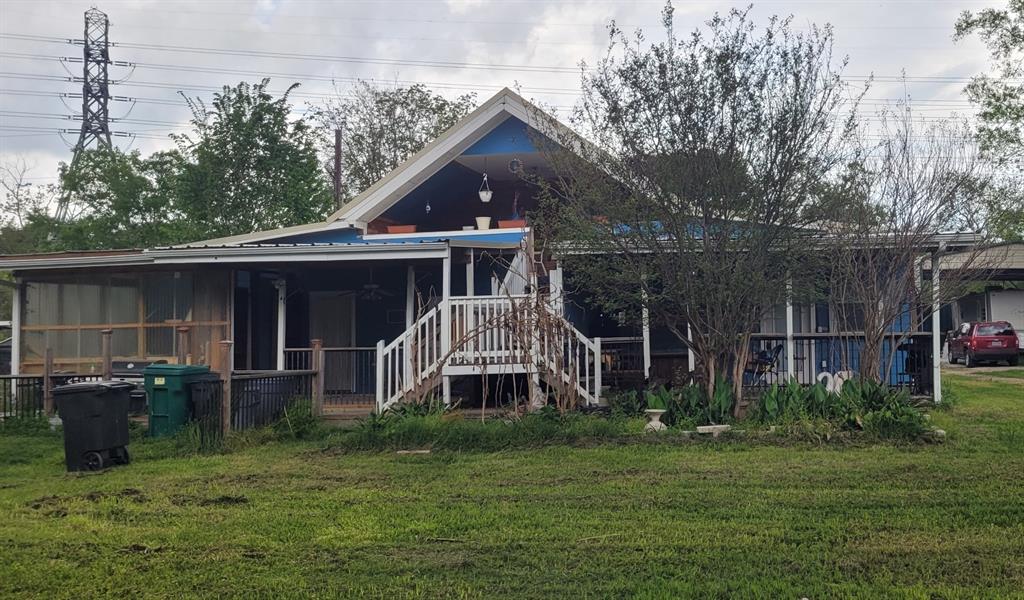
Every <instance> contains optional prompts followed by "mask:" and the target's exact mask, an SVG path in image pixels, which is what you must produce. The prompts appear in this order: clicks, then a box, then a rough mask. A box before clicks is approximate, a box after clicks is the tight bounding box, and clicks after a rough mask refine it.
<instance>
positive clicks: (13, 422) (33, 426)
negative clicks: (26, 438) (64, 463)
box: [0, 417, 62, 436]
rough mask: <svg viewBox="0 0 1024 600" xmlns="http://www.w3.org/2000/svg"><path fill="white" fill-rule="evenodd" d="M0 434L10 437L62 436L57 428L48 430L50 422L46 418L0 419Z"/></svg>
mask: <svg viewBox="0 0 1024 600" xmlns="http://www.w3.org/2000/svg"><path fill="white" fill-rule="evenodd" d="M0 432H2V433H6V434H11V435H42V436H52V435H62V433H61V429H60V428H59V427H58V428H56V429H55V430H51V429H50V420H49V419H47V418H46V417H7V418H0Z"/></svg>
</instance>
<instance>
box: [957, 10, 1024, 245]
mask: <svg viewBox="0 0 1024 600" xmlns="http://www.w3.org/2000/svg"><path fill="white" fill-rule="evenodd" d="M970 35H978V36H979V37H980V38H981V40H982V41H983V42H984V43H985V46H987V47H988V50H989V53H990V54H991V57H992V61H993V63H994V67H995V70H996V72H997V73H998V75H997V76H995V77H991V76H989V75H987V74H982V75H979V76H977V77H975V78H974V79H972V80H971V82H970V84H968V86H967V88H966V92H967V96H968V98H970V100H971V101H972V102H974V103H975V104H977V105H978V107H979V109H980V111H979V113H978V118H979V119H980V121H981V122H980V125H979V126H978V131H977V136H978V141H979V143H980V145H981V149H982V152H984V154H985V156H986V157H988V158H989V159H990V160H991V161H992V163H993V164H994V165H995V167H996V168H997V169H1001V175H1002V178H1001V179H1000V180H998V181H997V182H996V185H993V186H992V187H991V189H990V194H989V196H988V199H987V204H988V213H989V215H990V222H989V229H990V230H991V231H992V232H993V233H995V234H996V235H998V236H999V237H1000V238H1002V239H1004V240H1018V241H1019V240H1024V83H1021V82H1022V80H1024V0H1009V3H1008V5H1007V7H1006V9H995V8H988V9H985V10H982V11H980V12H977V13H974V12H970V11H964V12H963V13H962V14H961V15H960V18H959V20H957V22H956V33H955V35H954V39H963V38H965V37H967V36H970Z"/></svg>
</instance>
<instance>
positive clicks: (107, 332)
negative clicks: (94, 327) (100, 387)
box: [100, 329, 114, 381]
mask: <svg viewBox="0 0 1024 600" xmlns="http://www.w3.org/2000/svg"><path fill="white" fill-rule="evenodd" d="M113 335H114V330H113V329H104V330H102V331H100V336H102V338H101V341H102V346H101V347H102V349H103V379H104V380H106V381H110V380H111V379H113V378H114V363H113V357H112V352H113V349H112V347H111V344H110V339H111V337H112V336H113Z"/></svg>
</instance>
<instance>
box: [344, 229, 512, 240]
mask: <svg viewBox="0 0 1024 600" xmlns="http://www.w3.org/2000/svg"><path fill="white" fill-rule="evenodd" d="M529 230H530V228H529V227H509V228H506V229H453V230H451V231H417V232H416V233H370V234H366V235H364V236H363V240H365V241H368V242H372V241H375V240H400V239H403V238H418V237H434V236H437V237H438V238H451V239H452V241H455V240H454V238H458V237H463V236H470V235H487V234H502V233H523V234H525V233H526V232H528V231H529ZM423 243H430V242H423Z"/></svg>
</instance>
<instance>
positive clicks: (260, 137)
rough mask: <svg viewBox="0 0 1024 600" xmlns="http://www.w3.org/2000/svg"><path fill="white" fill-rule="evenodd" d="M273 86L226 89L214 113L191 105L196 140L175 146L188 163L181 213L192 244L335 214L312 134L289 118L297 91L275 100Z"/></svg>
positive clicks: (190, 137)
mask: <svg viewBox="0 0 1024 600" xmlns="http://www.w3.org/2000/svg"><path fill="white" fill-rule="evenodd" d="M269 83H270V80H269V79H264V80H263V81H261V82H260V83H258V84H249V83H245V82H243V83H239V84H238V85H237V86H234V87H225V88H224V89H223V91H221V92H220V93H217V94H214V99H213V102H212V104H211V106H210V108H207V107H206V104H205V103H204V102H203V101H202V100H199V99H196V100H189V106H190V107H191V108H192V127H193V129H194V132H193V133H190V134H184V135H178V136H175V139H176V141H177V143H178V148H179V150H180V152H181V154H182V155H183V156H184V157H185V160H186V162H185V164H184V167H183V169H182V175H181V178H180V182H179V186H178V206H177V208H178V210H179V211H180V213H181V214H182V216H183V217H186V218H187V220H188V222H189V224H190V225H191V235H190V236H189V237H190V238H192V239H201V238H204V237H218V236H227V235H235V234H240V233H248V232H251V231H256V230H262V229H272V228H275V227H282V226H286V225H296V224H300V223H309V222H313V221H316V220H317V219H321V218H323V217H324V215H325V214H326V213H327V211H328V210H329V209H330V206H331V194H330V190H329V188H328V185H327V181H326V179H325V177H324V175H323V173H322V171H321V169H320V164H319V160H318V159H317V154H316V146H315V142H314V135H313V132H312V130H311V128H310V125H309V123H307V122H306V121H305V120H304V119H301V118H300V119H293V118H292V117H291V112H292V109H291V105H290V103H289V98H288V95H289V93H290V92H291V90H293V89H295V88H296V87H297V86H298V84H295V85H292V86H291V87H289V88H288V91H286V92H285V93H284V94H283V95H282V96H281V97H279V98H274V97H273V96H272V95H271V94H270V93H269V92H267V86H268V85H269Z"/></svg>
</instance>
